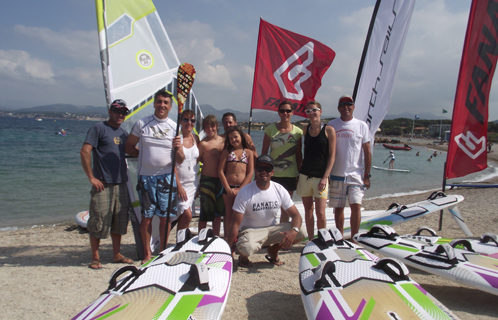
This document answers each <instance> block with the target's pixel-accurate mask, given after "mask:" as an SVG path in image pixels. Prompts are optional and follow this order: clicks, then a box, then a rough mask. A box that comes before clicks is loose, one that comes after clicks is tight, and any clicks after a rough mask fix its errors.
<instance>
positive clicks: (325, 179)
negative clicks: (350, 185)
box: [318, 177, 328, 192]
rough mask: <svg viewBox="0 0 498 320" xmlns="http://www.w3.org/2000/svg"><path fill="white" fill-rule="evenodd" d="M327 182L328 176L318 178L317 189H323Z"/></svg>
mask: <svg viewBox="0 0 498 320" xmlns="http://www.w3.org/2000/svg"><path fill="white" fill-rule="evenodd" d="M327 182H328V177H325V178H322V179H320V182H319V183H318V191H320V192H321V191H323V190H325V187H326V186H327Z"/></svg>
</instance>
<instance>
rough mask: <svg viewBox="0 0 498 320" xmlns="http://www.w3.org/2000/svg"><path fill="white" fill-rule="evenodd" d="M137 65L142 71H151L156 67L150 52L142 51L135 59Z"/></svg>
mask: <svg viewBox="0 0 498 320" xmlns="http://www.w3.org/2000/svg"><path fill="white" fill-rule="evenodd" d="M135 59H136V61H137V64H138V66H139V67H140V68H142V69H150V68H152V66H153V65H154V57H152V54H151V53H150V52H149V51H146V50H140V51H138V52H137V55H136V57H135Z"/></svg>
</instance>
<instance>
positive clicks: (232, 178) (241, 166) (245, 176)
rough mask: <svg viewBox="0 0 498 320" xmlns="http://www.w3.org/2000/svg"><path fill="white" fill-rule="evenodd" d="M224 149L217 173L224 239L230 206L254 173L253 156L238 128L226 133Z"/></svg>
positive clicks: (226, 235) (229, 217)
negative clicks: (221, 197)
mask: <svg viewBox="0 0 498 320" xmlns="http://www.w3.org/2000/svg"><path fill="white" fill-rule="evenodd" d="M225 137H226V138H225V147H224V149H223V152H222V153H221V157H220V164H219V167H218V173H219V177H220V180H221V184H222V185H223V188H224V191H223V201H224V202H225V218H224V220H223V228H224V230H225V239H228V232H229V231H230V226H231V223H232V206H233V202H234V200H235V196H236V195H237V193H238V192H239V190H240V188H242V187H243V186H245V185H246V184H249V183H250V182H251V179H252V175H253V173H254V156H253V153H252V151H251V150H250V149H248V143H247V141H246V139H245V137H244V133H243V132H242V129H241V128H240V127H239V126H234V127H230V128H228V129H227V131H226V136H225Z"/></svg>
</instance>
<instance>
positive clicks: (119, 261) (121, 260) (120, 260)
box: [112, 256, 133, 264]
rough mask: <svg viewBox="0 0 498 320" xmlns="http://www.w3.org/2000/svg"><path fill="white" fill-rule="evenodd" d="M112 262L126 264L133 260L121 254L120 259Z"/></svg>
mask: <svg viewBox="0 0 498 320" xmlns="http://www.w3.org/2000/svg"><path fill="white" fill-rule="evenodd" d="M112 263H126V264H131V263H133V260H131V259H130V258H127V257H124V256H123V257H122V258H121V259H119V260H116V261H113V262H112Z"/></svg>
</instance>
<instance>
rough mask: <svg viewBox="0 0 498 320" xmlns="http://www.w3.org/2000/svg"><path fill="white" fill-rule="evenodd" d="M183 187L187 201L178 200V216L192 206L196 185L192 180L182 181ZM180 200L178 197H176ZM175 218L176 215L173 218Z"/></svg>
mask: <svg viewBox="0 0 498 320" xmlns="http://www.w3.org/2000/svg"><path fill="white" fill-rule="evenodd" d="M182 187H183V189H185V192H186V193H187V201H179V202H178V213H177V216H178V217H179V216H180V215H181V214H182V213H183V212H184V211H185V210H187V209H188V208H191V207H192V203H193V202H194V197H195V192H196V191H197V186H196V183H195V182H194V181H192V182H186V183H182ZM178 200H180V198H178ZM174 220H176V217H175V219H174Z"/></svg>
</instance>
